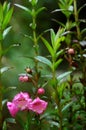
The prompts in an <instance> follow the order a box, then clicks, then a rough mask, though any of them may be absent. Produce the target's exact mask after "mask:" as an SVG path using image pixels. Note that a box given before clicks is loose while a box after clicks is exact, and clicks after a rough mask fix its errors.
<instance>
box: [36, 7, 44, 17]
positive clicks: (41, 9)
mask: <svg viewBox="0 0 86 130" xmlns="http://www.w3.org/2000/svg"><path fill="white" fill-rule="evenodd" d="M44 9H46V8H45V7H41V8H39V9H38V10H37V11H36V16H37V15H38V14H39V13H40V12H41V11H43V10H44Z"/></svg>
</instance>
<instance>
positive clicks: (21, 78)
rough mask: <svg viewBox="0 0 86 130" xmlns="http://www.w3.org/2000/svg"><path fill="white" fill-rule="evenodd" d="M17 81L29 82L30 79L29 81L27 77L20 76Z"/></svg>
mask: <svg viewBox="0 0 86 130" xmlns="http://www.w3.org/2000/svg"><path fill="white" fill-rule="evenodd" d="M19 81H21V82H29V81H31V79H29V77H28V76H27V75H24V76H23V75H21V76H20V77H19Z"/></svg>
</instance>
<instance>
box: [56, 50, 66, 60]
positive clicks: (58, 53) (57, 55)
mask: <svg viewBox="0 0 86 130" xmlns="http://www.w3.org/2000/svg"><path fill="white" fill-rule="evenodd" d="M63 52H64V51H63V50H60V51H58V52H57V53H56V58H58V57H59V56H60V55H61V54H62V53H63Z"/></svg>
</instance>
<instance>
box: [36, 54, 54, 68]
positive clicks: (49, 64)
mask: <svg viewBox="0 0 86 130" xmlns="http://www.w3.org/2000/svg"><path fill="white" fill-rule="evenodd" d="M35 59H36V60H38V61H40V62H42V63H44V64H46V65H48V66H49V67H50V68H51V66H52V63H51V61H50V60H48V59H47V58H45V57H43V56H37V57H35Z"/></svg>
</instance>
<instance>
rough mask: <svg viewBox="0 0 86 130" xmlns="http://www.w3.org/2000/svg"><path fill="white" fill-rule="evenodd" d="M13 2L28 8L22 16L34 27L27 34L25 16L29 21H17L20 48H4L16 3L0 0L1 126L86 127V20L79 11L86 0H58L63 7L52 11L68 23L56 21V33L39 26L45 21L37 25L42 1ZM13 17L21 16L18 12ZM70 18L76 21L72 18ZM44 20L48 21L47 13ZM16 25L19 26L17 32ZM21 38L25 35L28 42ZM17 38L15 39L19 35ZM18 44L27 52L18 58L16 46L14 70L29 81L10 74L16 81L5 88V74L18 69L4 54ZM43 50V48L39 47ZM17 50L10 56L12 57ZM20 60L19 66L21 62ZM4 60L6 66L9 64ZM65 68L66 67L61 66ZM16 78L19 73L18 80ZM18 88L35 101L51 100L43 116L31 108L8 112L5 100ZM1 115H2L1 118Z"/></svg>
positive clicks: (67, 129) (39, 129)
mask: <svg viewBox="0 0 86 130" xmlns="http://www.w3.org/2000/svg"><path fill="white" fill-rule="evenodd" d="M40 2H42V1H40ZM47 2H48V1H47ZM14 5H15V6H16V7H18V8H20V9H22V10H23V11H24V12H25V14H24V13H22V14H21V15H22V16H23V15H25V16H23V18H25V17H26V19H27V21H29V28H30V29H29V31H28V32H29V34H26V33H25V32H26V31H25V30H23V26H24V27H26V24H27V23H26V20H25V19H24V20H25V21H24V22H22V23H23V26H21V25H22V24H21V22H20V21H19V22H20V25H19V26H20V28H21V29H20V30H19V31H20V32H21V31H23V36H24V37H23V38H21V37H19V41H20V42H21V46H20V44H17V43H16V42H15V44H11V45H7V46H8V47H7V48H4V40H5V39H6V36H7V34H8V33H9V32H10V30H11V29H12V28H13V26H9V22H10V20H11V17H12V14H13V7H11V6H10V4H9V3H7V2H4V4H3V5H2V4H0V90H1V91H0V112H1V113H0V127H1V128H2V129H3V130H7V129H9V128H8V127H11V124H12V125H13V124H14V125H15V126H16V127H17V129H18V127H21V129H24V130H28V129H29V130H32V129H34V128H35V130H44V129H45V130H50V129H52V130H56V129H58V130H72V129H73V130H84V129H85V128H86V74H85V72H86V54H85V53H86V49H85V46H86V41H85V40H86V37H85V35H84V34H85V33H86V28H83V29H82V30H81V28H80V24H82V22H84V23H85V20H79V14H80V11H81V10H82V9H83V8H84V7H85V6H86V4H84V5H83V6H82V7H80V8H79V9H77V3H76V0H59V2H58V6H59V9H56V10H54V11H52V13H55V12H58V11H61V12H62V14H63V15H64V16H65V18H66V21H65V22H60V21H59V20H58V19H56V20H54V21H55V22H57V24H59V25H60V27H59V29H57V32H55V31H54V29H53V28H51V29H47V30H45V31H44V32H42V33H41V34H39V33H40V31H39V32H38V30H37V29H38V25H41V22H40V23H38V22H37V20H38V19H39V18H40V13H41V12H42V11H43V10H45V9H46V8H45V7H39V6H40V5H41V4H39V1H38V0H29V1H27V2H26V6H25V5H23V4H22V2H21V4H17V3H16V4H14ZM28 6H29V7H28ZM46 13H47V12H46ZM15 15H17V13H16V11H15ZM38 15H39V16H38ZM71 16H73V17H74V19H72V20H71ZM18 17H19V16H18ZM19 18H20V17H19ZM37 18H38V19H37ZM14 19H15V16H13V20H12V22H13V21H14V25H15V27H16V26H17V24H16V23H17V19H16V21H15V20H14ZM28 19H29V20H28ZM43 19H45V16H43ZM41 26H42V25H41ZM15 27H14V28H15ZM17 29H18V28H17V27H16V31H18V30H17ZM27 30H28V29H27ZM48 30H49V31H50V33H49V38H47V35H48V34H47V32H48ZM24 31H25V32H24ZM17 33H19V32H17ZM17 33H16V36H17ZM21 34H22V33H21ZM21 34H20V35H21ZM12 35H13V34H12ZM18 36H19V35H18ZM22 39H23V40H25V39H27V40H25V42H24V44H23V40H22ZM14 41H16V38H15V37H14ZM41 42H42V43H41ZM27 43H29V44H27ZM7 44H8V42H7ZM43 45H44V46H43ZM17 46H18V47H19V50H21V53H22V55H23V56H19V57H17V61H16V56H17V54H19V52H18V51H19V50H17V51H15V50H14V53H13V54H15V55H14V57H15V60H14V61H13V63H12V62H11V64H12V65H13V64H14V65H13V66H15V61H16V63H17V67H16V68H19V70H18V72H17V74H18V76H19V78H20V76H21V77H22V78H24V76H26V78H27V77H28V81H27V82H24V80H20V79H19V80H20V82H21V83H19V81H18V79H17V80H14V77H13V80H12V76H10V75H9V76H7V77H6V78H8V79H9V82H10V81H11V82H12V84H13V85H12V86H10V85H8V87H7V88H6V86H7V85H6V84H4V83H3V84H2V80H3V75H5V74H7V73H8V72H9V71H8V70H10V72H14V69H13V68H14V67H9V63H7V62H8V61H5V58H6V56H7V57H9V55H6V54H7V52H8V51H9V50H10V49H11V48H13V47H17ZM28 46H29V47H28ZM42 47H43V48H42ZM40 48H42V49H41V50H40ZM44 48H45V49H44ZM24 49H25V50H24ZM42 51H44V52H42ZM45 52H46V53H45ZM16 53H17V54H16ZM13 54H11V56H10V57H9V59H10V58H11V57H12V56H13ZM19 55H20V54H19ZM22 58H23V59H22ZM26 59H27V61H26ZM30 60H31V61H30ZM3 61H4V62H3ZM19 62H20V64H18V63H19ZM22 63H23V65H22ZM5 64H8V65H7V66H6V65H5ZM65 65H66V66H65ZM21 66H23V67H26V68H25V70H24V72H23V73H21V70H20V69H21V68H22V67H21ZM62 68H65V69H64V70H62ZM19 73H20V74H19ZM2 74H3V75H2ZM13 76H14V75H13ZM18 76H16V77H17V78H18ZM1 78H2V80H1ZM16 82H18V85H15V84H16ZM39 88H42V89H44V90H45V93H44V94H43V95H42V94H39V93H38V89H39ZM20 91H24V92H28V93H30V97H31V98H32V100H33V99H34V98H36V97H40V98H41V99H42V100H45V101H46V102H48V107H47V109H46V110H45V111H44V112H43V113H42V114H37V113H35V112H32V111H30V110H29V111H27V110H25V111H24V110H23V111H22V109H21V111H20V112H19V111H18V113H17V114H16V116H15V117H14V118H10V116H11V115H9V113H8V111H7V106H6V103H7V102H8V100H9V99H10V100H11V98H12V97H13V96H14V95H15V94H16V93H18V92H20ZM10 93H11V94H10ZM8 98H9V99H8ZM20 101H21V100H20ZM22 103H23V100H22V101H21V104H19V107H21V106H22ZM36 105H38V104H36ZM16 107H17V106H16ZM37 109H38V108H37ZM2 110H3V111H2ZM2 113H3V114H2ZM5 113H6V114H5ZM3 115H4V116H3ZM2 116H3V117H4V118H3V120H4V121H3V122H2ZM12 129H13V128H12ZM14 129H15V128H14Z"/></svg>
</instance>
